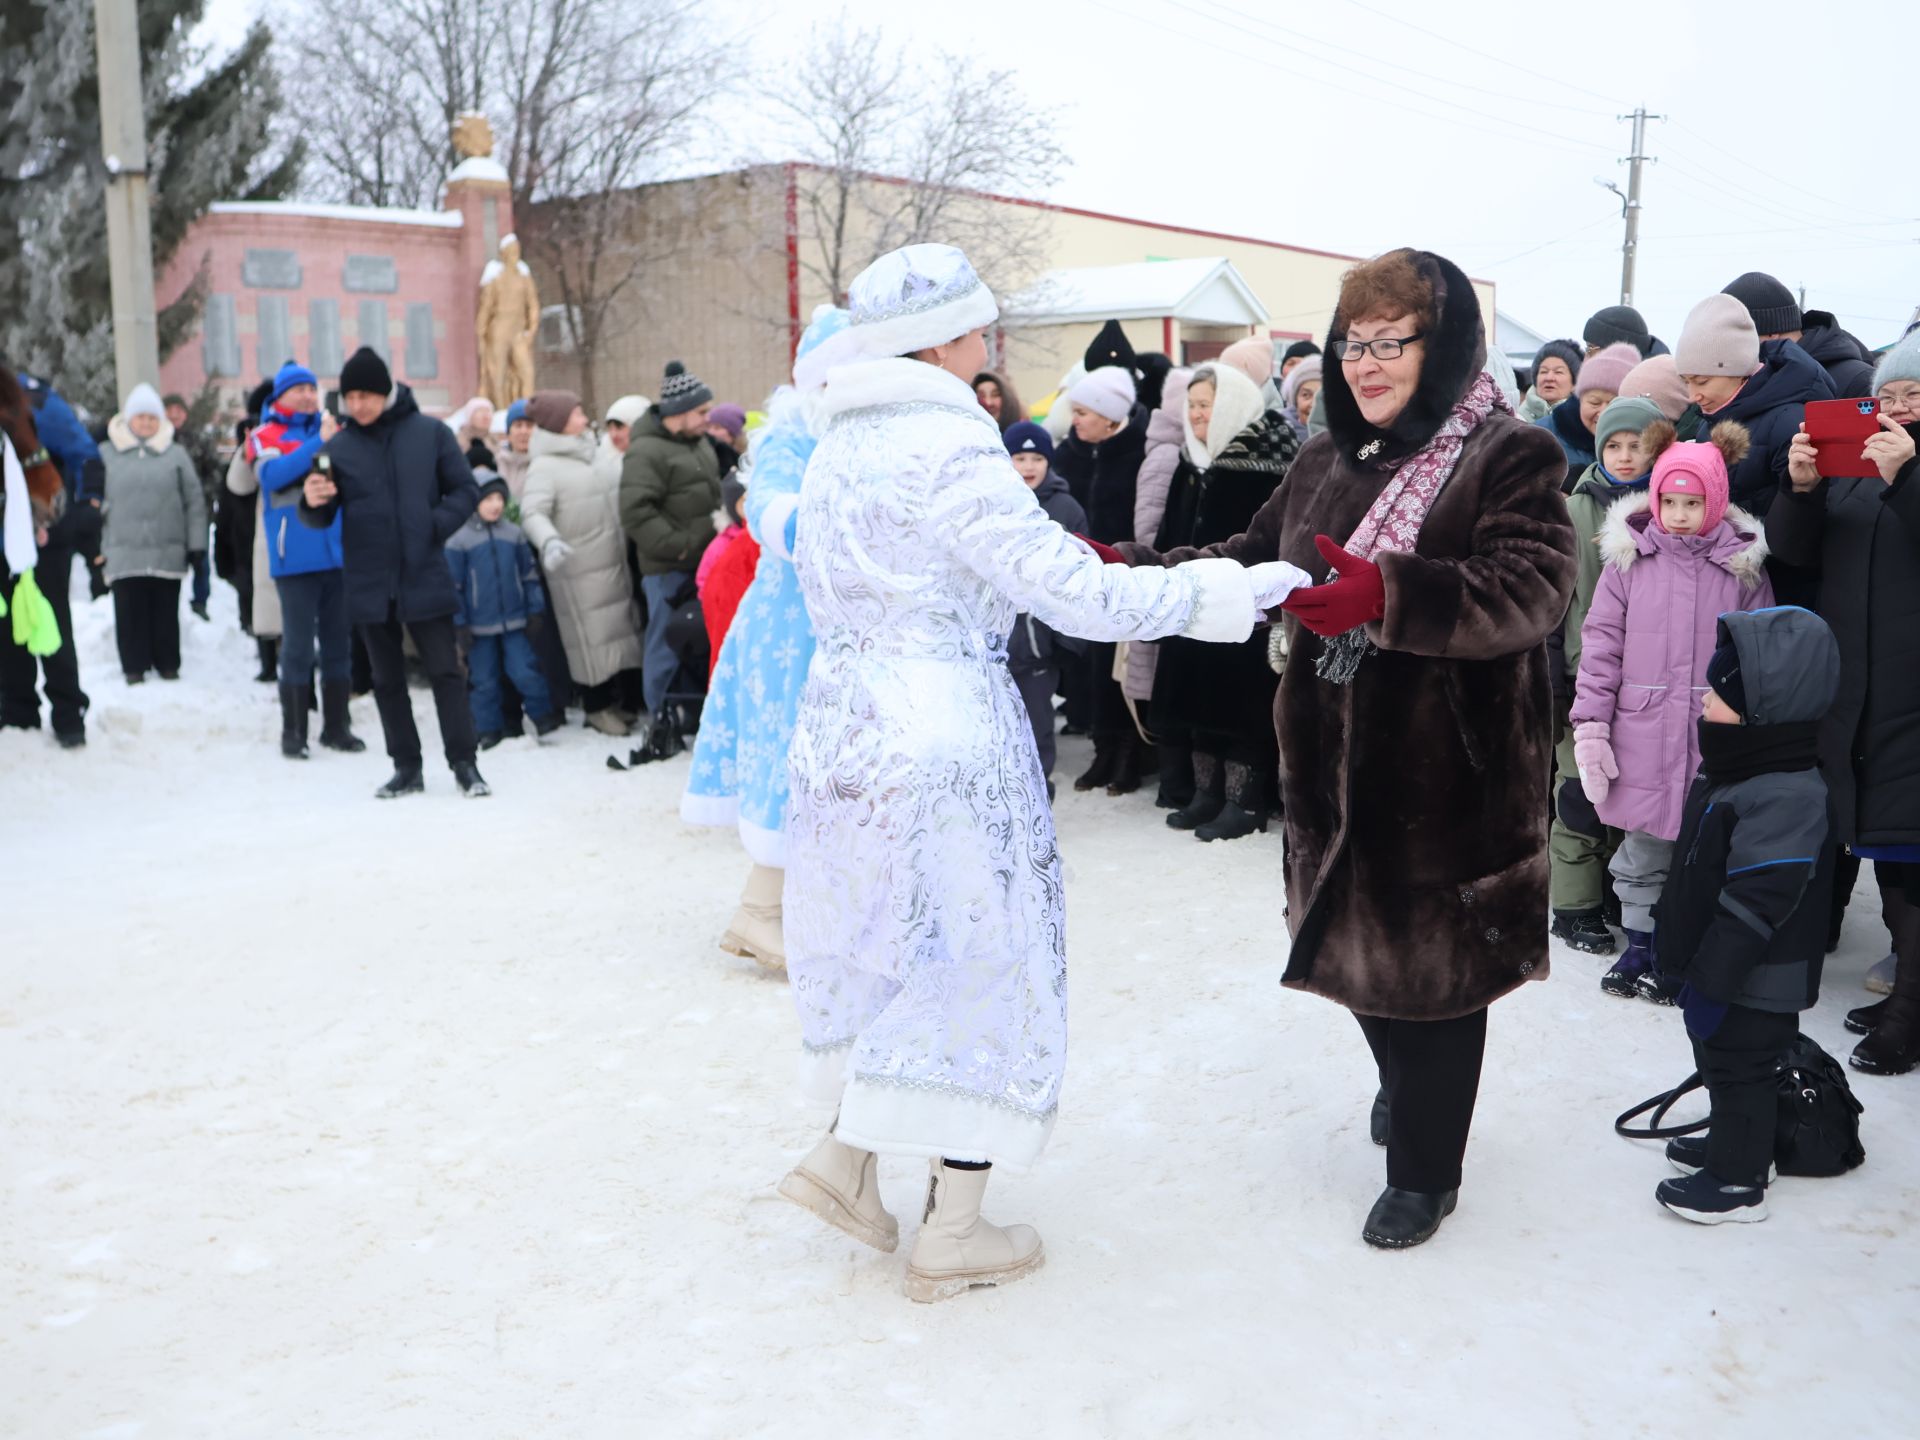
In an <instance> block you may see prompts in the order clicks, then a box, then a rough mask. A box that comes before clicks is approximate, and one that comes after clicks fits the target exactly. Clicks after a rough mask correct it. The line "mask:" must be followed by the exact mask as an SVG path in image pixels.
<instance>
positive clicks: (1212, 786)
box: [1167, 750, 1227, 830]
mask: <svg viewBox="0 0 1920 1440" xmlns="http://www.w3.org/2000/svg"><path fill="white" fill-rule="evenodd" d="M1226 803H1227V777H1226V776H1225V775H1223V774H1222V773H1221V770H1220V757H1219V756H1218V755H1209V754H1207V753H1206V751H1204V750H1196V751H1194V752H1193V799H1191V800H1189V801H1188V802H1187V804H1186V806H1185V807H1184V808H1182V809H1179V810H1176V811H1174V812H1173V813H1172V814H1171V815H1169V816H1167V824H1168V825H1170V826H1171V827H1173V828H1174V829H1175V830H1193V829H1197V828H1198V827H1200V826H1202V825H1210V824H1212V823H1213V821H1214V819H1215V817H1217V816H1218V815H1219V814H1220V811H1221V810H1222V809H1223V808H1225V806H1226Z"/></svg>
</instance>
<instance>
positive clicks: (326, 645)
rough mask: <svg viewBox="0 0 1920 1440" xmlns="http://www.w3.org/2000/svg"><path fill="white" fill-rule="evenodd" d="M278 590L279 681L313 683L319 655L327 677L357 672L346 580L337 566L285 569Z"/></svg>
mask: <svg viewBox="0 0 1920 1440" xmlns="http://www.w3.org/2000/svg"><path fill="white" fill-rule="evenodd" d="M273 583H274V588H275V589H277V590H278V591H279V592H280V683H281V684H282V685H311V684H312V683H313V666H314V660H315V656H316V655H317V656H318V658H319V664H320V678H321V680H323V681H326V682H329V683H336V684H345V683H346V682H347V681H349V680H351V679H352V678H353V638H352V637H353V627H352V626H351V625H349V624H348V623H347V582H346V579H345V578H344V576H343V575H342V574H341V572H340V571H338V570H315V571H313V572H312V573H311V574H307V575H282V576H281V577H280V578H279V579H278V580H276V581H274V582H273Z"/></svg>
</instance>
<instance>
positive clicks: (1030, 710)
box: [1013, 665, 1060, 779]
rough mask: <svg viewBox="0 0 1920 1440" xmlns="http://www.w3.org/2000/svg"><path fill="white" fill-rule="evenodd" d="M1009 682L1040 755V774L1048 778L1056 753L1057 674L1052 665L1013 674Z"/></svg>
mask: <svg viewBox="0 0 1920 1440" xmlns="http://www.w3.org/2000/svg"><path fill="white" fill-rule="evenodd" d="M1013 683H1014V687H1015V688H1016V689H1018V690H1019V692H1020V698H1021V700H1022V701H1024V702H1025V703H1026V707H1027V720H1028V723H1030V724H1031V725H1032V726H1033V747H1034V749H1036V750H1038V751H1039V752H1040V773H1041V774H1042V775H1044V776H1047V777H1048V778H1049V779H1051V778H1052V776H1053V766H1054V762H1055V761H1056V760H1057V759H1058V758H1059V754H1060V741H1059V737H1058V735H1057V734H1056V733H1055V725H1054V718H1053V692H1054V691H1055V690H1057V689H1058V688H1059V687H1060V672H1059V670H1057V669H1056V668H1055V667H1053V666H1052V665H1048V666H1046V667H1045V668H1044V669H1040V670H1023V671H1019V672H1017V673H1016V674H1015V675H1014V677H1013Z"/></svg>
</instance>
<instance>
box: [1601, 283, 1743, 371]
mask: <svg viewBox="0 0 1920 1440" xmlns="http://www.w3.org/2000/svg"><path fill="white" fill-rule="evenodd" d="M1588 363H1589V364H1591V363H1592V362H1591V361H1589V362H1588ZM1673 363H1674V364H1675V365H1676V366H1678V367H1679V370H1680V373H1681V374H1682V375H1737V376H1739V377H1740V378H1741V379H1742V380H1744V379H1746V378H1747V376H1749V375H1751V374H1753V372H1754V371H1756V370H1758V369H1759V368H1760V332H1759V331H1757V330H1755V329H1754V328H1753V316H1752V314H1751V313H1750V312H1749V311H1748V310H1747V307H1746V306H1744V305H1742V304H1741V303H1740V302H1739V301H1738V300H1736V299H1734V298H1733V296H1731V295H1726V294H1720V295H1709V296H1708V297H1707V298H1706V299H1704V300H1702V301H1701V302H1700V303H1699V304H1698V305H1696V306H1694V307H1693V309H1691V310H1690V311H1688V312H1687V323H1686V324H1685V325H1684V326H1683V327H1681V330H1680V343H1679V344H1677V345H1675V346H1674V347H1673ZM1580 374H1581V378H1582V379H1584V378H1585V377H1586V367H1585V366H1582V367H1581V370H1580Z"/></svg>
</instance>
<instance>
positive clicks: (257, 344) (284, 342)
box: [254, 295, 293, 375]
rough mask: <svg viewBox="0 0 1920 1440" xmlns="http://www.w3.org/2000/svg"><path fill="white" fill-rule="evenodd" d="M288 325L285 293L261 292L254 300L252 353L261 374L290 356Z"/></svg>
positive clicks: (279, 364)
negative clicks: (258, 362) (258, 364)
mask: <svg viewBox="0 0 1920 1440" xmlns="http://www.w3.org/2000/svg"><path fill="white" fill-rule="evenodd" d="M291 328H292V327H291V325H290V323H289V318H288V314H287V297H286V296H284V295H262V296H261V297H260V298H259V299H258V300H256V301H255V302H254V330H255V338H254V352H255V354H256V355H257V356H258V357H259V360H260V373H261V374H262V375H271V374H273V372H274V371H276V370H278V369H279V368H280V367H281V366H282V365H284V364H285V363H286V362H287V361H288V360H290V359H292V358H293V338H292V336H291V335H290V334H289V333H288V332H289V330H290V329H291Z"/></svg>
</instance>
